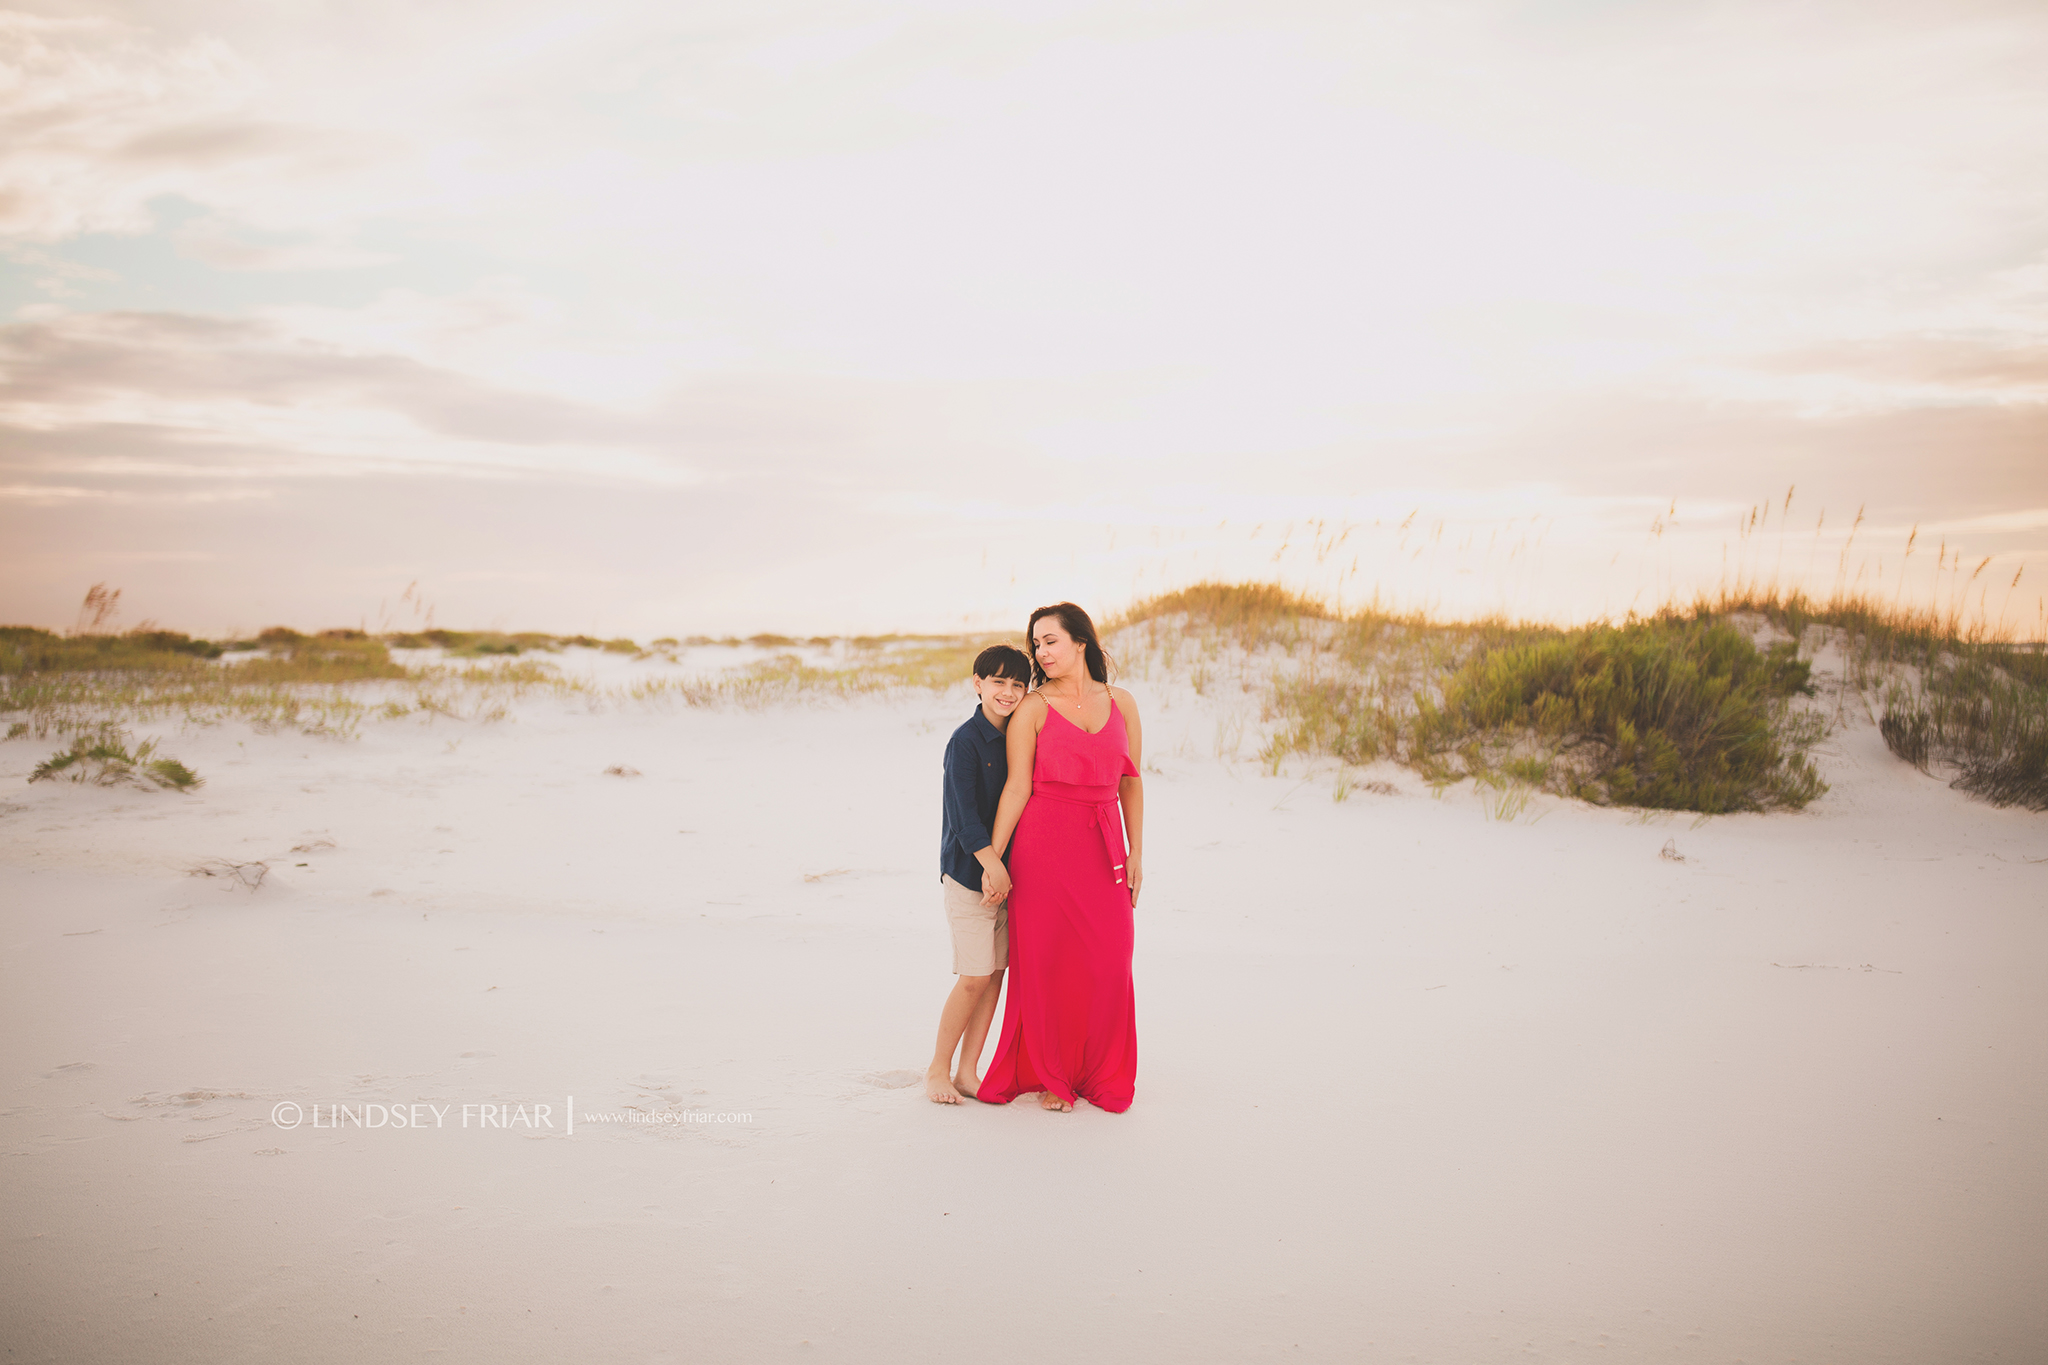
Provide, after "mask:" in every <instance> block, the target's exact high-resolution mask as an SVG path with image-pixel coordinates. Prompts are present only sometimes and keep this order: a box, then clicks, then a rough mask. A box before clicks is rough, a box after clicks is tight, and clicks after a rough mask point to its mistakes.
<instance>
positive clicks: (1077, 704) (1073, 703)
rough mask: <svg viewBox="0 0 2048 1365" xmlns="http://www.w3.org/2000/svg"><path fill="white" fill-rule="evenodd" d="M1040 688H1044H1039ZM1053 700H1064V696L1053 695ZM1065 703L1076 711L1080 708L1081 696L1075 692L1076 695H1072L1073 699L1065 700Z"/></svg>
mask: <svg viewBox="0 0 2048 1365" xmlns="http://www.w3.org/2000/svg"><path fill="white" fill-rule="evenodd" d="M1041 690H1044V689H1041ZM1053 700H1054V701H1065V698H1063V697H1058V696H1055V697H1054V698H1053ZM1066 704H1067V705H1068V706H1071V707H1073V708H1074V709H1075V710H1076V711H1078V710H1080V709H1081V698H1080V696H1079V695H1078V694H1077V695H1076V696H1075V697H1074V699H1073V700H1072V701H1070V702H1067V703H1066Z"/></svg>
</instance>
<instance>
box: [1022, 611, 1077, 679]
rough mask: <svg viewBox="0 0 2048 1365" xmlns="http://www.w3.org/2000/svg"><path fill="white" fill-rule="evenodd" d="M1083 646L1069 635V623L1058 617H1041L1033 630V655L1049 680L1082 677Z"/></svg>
mask: <svg viewBox="0 0 2048 1365" xmlns="http://www.w3.org/2000/svg"><path fill="white" fill-rule="evenodd" d="M1082 648H1083V647H1082V645H1081V643H1080V642H1079V641H1078V640H1076V639H1075V638H1074V637H1073V636H1071V635H1069V634H1067V623H1066V622H1064V621H1062V620H1060V618H1059V617H1057V616H1041V617H1039V618H1038V624H1037V625H1036V626H1033V627H1032V628H1031V653H1032V654H1033V656H1035V657H1036V658H1037V660H1038V666H1039V667H1040V668H1042V669H1044V670H1045V676H1046V677H1048V678H1065V677H1069V676H1075V677H1078V676H1080V674H1079V672H1078V671H1077V670H1079V669H1080V668H1081V664H1082Z"/></svg>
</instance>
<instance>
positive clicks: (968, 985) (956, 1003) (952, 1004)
mask: <svg viewBox="0 0 2048 1365" xmlns="http://www.w3.org/2000/svg"><path fill="white" fill-rule="evenodd" d="M988 984H989V978H987V977H985V976H962V977H957V978H955V980H954V982H953V990H952V993H951V994H950V995H948V996H947V997H946V1007H945V1008H944V1009H943V1010H941V1011H940V1012H939V1041H938V1046H937V1047H936V1048H935V1049H934V1050H933V1052H932V1064H931V1066H929V1067H928V1068H926V1070H925V1073H924V1093H925V1097H926V1098H927V1099H929V1100H931V1102H932V1103H933V1104H958V1103H960V1091H959V1090H958V1089H956V1088H955V1087H954V1084H953V1080H952V1071H953V1049H954V1048H956V1047H958V1046H959V1045H960V1039H961V1035H963V1034H965V1033H966V1032H967V1031H968V1029H969V1028H971V1027H972V1026H973V1022H974V1020H975V1018H976V1016H984V1017H982V1020H981V1034H980V1036H979V1037H977V1038H976V1039H975V1040H974V1043H975V1053H974V1055H975V1057H976V1058H977V1059H978V1058H979V1057H980V1056H981V1041H982V1039H983V1038H986V1037H987V1036H988V1019H987V1018H986V1017H985V1016H986V1013H987V1011H986V1010H985V1009H984V1008H983V1002H984V1001H985V1000H989V999H992V998H993V993H992V992H990V991H989V989H988ZM969 1093H970V1094H971V1093H973V1092H971V1091H970V1092H969Z"/></svg>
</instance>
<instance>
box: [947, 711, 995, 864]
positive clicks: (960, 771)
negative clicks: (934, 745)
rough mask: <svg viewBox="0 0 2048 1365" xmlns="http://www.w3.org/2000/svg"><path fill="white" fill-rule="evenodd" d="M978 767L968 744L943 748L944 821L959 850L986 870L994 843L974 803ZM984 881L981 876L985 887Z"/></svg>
mask: <svg viewBox="0 0 2048 1365" xmlns="http://www.w3.org/2000/svg"><path fill="white" fill-rule="evenodd" d="M980 766H981V755H979V754H977V753H976V752H975V751H974V745H973V744H972V743H971V742H969V741H967V740H963V739H959V738H957V737H956V738H955V739H954V740H953V741H952V742H951V743H949V744H948V745H946V784H945V785H946V820H947V823H948V824H950V825H951V826H952V827H953V835H954V837H955V838H957V839H958V840H959V841H960V846H961V847H962V848H965V849H967V850H968V851H969V852H971V853H973V854H974V856H975V857H976V858H978V859H980V860H981V865H982V867H983V868H986V867H987V866H988V865H989V862H990V861H991V860H992V859H993V858H994V856H995V854H994V850H993V849H992V848H991V845H992V844H993V843H994V841H993V840H992V839H991V838H990V837H989V832H988V826H987V825H984V824H983V823H981V812H980V811H979V810H978V809H976V803H975V800H974V788H975V776H976V773H975V770H976V769H977V768H979V767H980ZM984 855H986V856H984ZM996 865H997V866H998V867H1000V866H1001V865H1002V864H1001V863H1000V862H998V863H997V864H996ZM986 880H987V878H986V875H984V877H983V881H984V883H986ZM984 889H986V888H985V887H984Z"/></svg>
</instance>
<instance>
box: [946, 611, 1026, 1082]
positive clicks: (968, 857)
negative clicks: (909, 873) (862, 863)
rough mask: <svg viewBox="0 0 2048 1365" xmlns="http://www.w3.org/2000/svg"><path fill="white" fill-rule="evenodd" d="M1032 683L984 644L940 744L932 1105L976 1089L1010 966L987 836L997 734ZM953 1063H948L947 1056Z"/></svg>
mask: <svg viewBox="0 0 2048 1365" xmlns="http://www.w3.org/2000/svg"><path fill="white" fill-rule="evenodd" d="M1030 685H1031V660H1030V659H1028V658H1027V657H1025V654H1024V651H1023V650H1021V649H1016V648H1013V647H1011V646H1009V645H990V646H989V647H988V648H987V649H984V650H983V651H981V653H980V654H979V655H978V656H976V658H975V660H974V695H975V696H977V697H979V698H980V699H981V705H979V706H977V707H976V708H975V710H974V714H973V715H971V716H969V717H968V718H967V720H966V723H964V724H963V725H961V727H960V728H959V729H957V730H955V731H954V732H953V737H952V739H950V740H948V741H947V742H946V784H945V796H946V800H945V817H944V823H943V825H942V827H941V832H940V836H939V882H940V884H941V886H942V888H943V889H944V892H945V898H946V922H947V924H948V925H950V926H951V928H952V931H953V973H954V975H955V976H956V977H957V978H958V980H956V981H955V982H954V983H953V993H952V994H951V995H948V996H947V997H946V1007H945V1009H944V1010H943V1011H942V1012H941V1013H940V1015H939V1044H938V1048H937V1050H936V1051H934V1052H933V1053H932V1064H931V1068H930V1069H929V1070H927V1071H926V1072H925V1074H924V1093H925V1095H926V1096H927V1097H929V1098H930V1100H931V1102H932V1103H933V1104H958V1103H960V1097H961V1096H962V1095H966V1096H967V1097H968V1098H970V1099H972V1098H973V1097H974V1093H975V1091H976V1090H978V1089H980V1087H981V1047H982V1043H983V1042H984V1041H985V1040H986V1039H987V1038H988V1026H989V1022H990V1021H991V1020H992V1019H993V1018H994V1017H995V1012H996V997H997V996H998V995H1000V994H1002V989H1003V969H1004V968H1006V967H1008V966H1009V965H1010V924H1009V911H1008V910H1007V909H1006V908H1005V907H1004V905H1003V897H1005V896H1007V895H1009V894H1010V874H1009V872H1008V871H1006V870H1005V869H1004V867H1003V861H1002V859H1000V858H998V857H997V856H996V851H995V848H994V846H993V843H992V841H991V839H990V836H989V829H990V827H992V826H993V825H994V824H995V822H996V803H997V802H998V801H1000V800H1001V799H1002V795H1003V783H1004V782H1005V781H1007V780H1008V778H1009V775H1010V764H1009V758H1008V755H1007V753H1006V752H1005V750H1004V747H1003V743H1004V741H1003V732H1004V731H1005V730H1006V729H1008V728H1009V724H1010V713H1011V712H1013V711H1015V710H1016V709H1017V707H1018V704H1019V703H1021V702H1022V701H1023V700H1024V692H1025V689H1026V688H1028V687H1029V686H1030ZM955 1047H958V1048H959V1049H960V1065H959V1068H958V1069H957V1070H956V1069H955V1068H954V1066H953V1049H954V1048H955Z"/></svg>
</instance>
